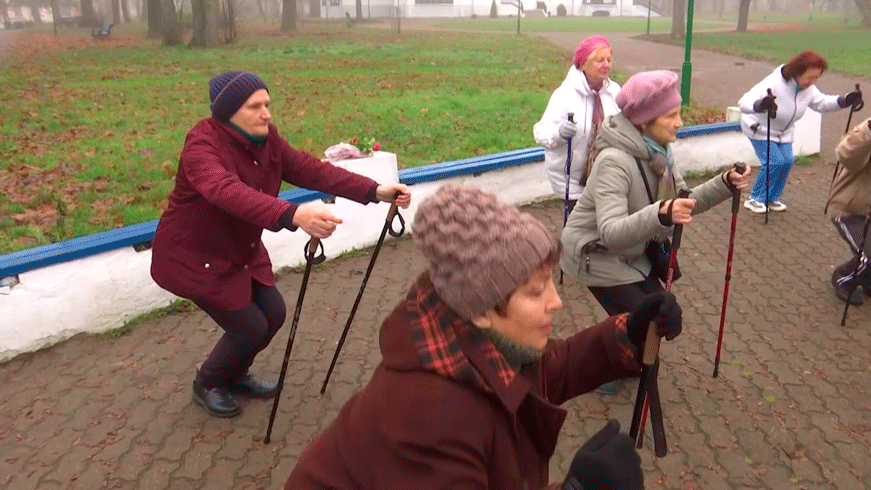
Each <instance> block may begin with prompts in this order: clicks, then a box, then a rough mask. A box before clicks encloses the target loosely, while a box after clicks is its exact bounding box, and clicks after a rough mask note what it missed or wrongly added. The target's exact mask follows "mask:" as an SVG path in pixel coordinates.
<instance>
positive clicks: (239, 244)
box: [151, 71, 411, 417]
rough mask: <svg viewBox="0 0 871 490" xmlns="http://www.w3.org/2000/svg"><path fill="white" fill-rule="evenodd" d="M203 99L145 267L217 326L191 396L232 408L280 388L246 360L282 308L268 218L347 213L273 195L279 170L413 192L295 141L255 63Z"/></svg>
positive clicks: (401, 197) (313, 182) (342, 187)
mask: <svg viewBox="0 0 871 490" xmlns="http://www.w3.org/2000/svg"><path fill="white" fill-rule="evenodd" d="M209 99H210V100H211V109H212V117H209V118H206V119H203V120H202V121H200V122H199V123H197V125H196V126H194V128H193V129H192V130H191V131H190V132H189V133H188V135H187V138H186V139H185V144H184V148H183V149H182V152H181V157H180V158H179V166H178V173H177V174H176V178H175V187H174V188H173V190H172V192H171V193H170V195H169V205H168V206H167V208H166V210H165V211H164V212H163V215H162V216H161V217H160V222H159V223H158V225H157V231H156V232H155V234H154V239H153V241H152V261H151V276H152V277H153V278H154V281H155V282H157V284H158V285H160V287H162V288H164V289H166V290H167V291H169V292H171V293H173V294H176V295H178V296H181V297H183V298H188V299H190V300H191V301H193V302H194V303H196V304H197V306H199V307H200V308H202V309H203V311H205V312H206V313H208V315H209V316H210V317H212V319H213V320H215V322H216V323H217V324H218V325H219V326H220V327H221V328H222V329H223V330H224V335H223V336H222V337H221V339H220V340H219V341H218V344H217V345H216V346H215V348H214V349H213V350H212V353H211V354H209V357H208V358H206V360H205V361H204V362H203V364H202V366H201V367H200V368H199V370H198V371H197V374H196V377H195V379H194V383H193V396H194V400H195V401H196V402H197V403H199V404H200V405H202V406H203V407H204V408H205V409H206V411H207V412H209V413H210V414H211V415H214V416H217V417H233V416H236V415H238V414H239V412H240V407H239V404H238V403H237V402H236V400H235V398H233V393H242V394H245V395H248V396H250V397H254V398H271V397H274V396H275V393H276V392H277V390H278V387H277V385H276V384H275V383H272V382H268V381H265V380H263V379H261V378H259V377H257V376H256V375H254V374H252V373H250V372H248V368H249V367H250V366H251V364H252V363H253V362H254V357H255V356H256V355H257V353H259V352H260V351H261V350H263V349H264V348H266V346H267V345H269V342H270V341H271V340H272V338H273V337H274V336H275V334H276V332H278V329H279V328H280V327H281V325H282V324H283V323H284V320H285V316H286V308H285V304H284V298H282V296H281V293H279V292H278V289H277V288H276V287H275V280H274V278H273V275H272V263H271V262H270V260H269V254H268V253H267V252H266V248H265V247H264V246H263V242H262V241H261V240H260V235H261V233H262V232H263V229H264V228H266V229H269V230H271V231H278V230H280V229H282V228H287V229H289V230H291V231H295V230H296V229H297V228H302V229H303V231H305V232H306V233H308V234H309V235H311V236H313V237H315V238H327V237H329V236H330V235H331V234H332V232H333V231H334V230H335V229H336V225H337V224H340V223H341V222H342V220H340V219H339V218H337V217H336V216H334V215H333V214H332V213H330V212H329V211H328V210H326V209H323V208H318V207H312V206H297V205H295V204H292V203H289V202H287V201H284V200H282V199H278V198H277V196H278V190H279V188H280V186H281V182H282V181H285V182H289V183H291V184H293V185H295V186H298V187H304V188H307V189H313V190H317V191H321V192H325V193H328V194H333V195H338V196H342V197H345V198H347V199H351V200H354V201H357V202H359V203H362V204H366V203H370V202H379V201H390V202H393V201H394V200H395V201H396V202H397V204H399V205H400V206H402V207H408V205H409V203H410V201H411V194H410V192H409V190H408V188H407V187H406V186H405V185H402V184H389V185H379V184H378V183H377V182H375V181H373V180H372V179H369V178H366V177H363V176H360V175H357V174H354V173H351V172H348V171H347V170H344V169H341V168H339V167H335V166H333V165H331V164H329V163H324V162H321V161H320V160H319V159H317V158H315V157H314V156H312V155H309V154H308V153H305V152H303V151H300V150H296V149H294V148H292V147H291V146H290V145H289V144H288V143H287V141H285V140H284V138H282V137H281V136H280V135H279V134H278V130H277V129H276V128H275V126H273V125H272V124H270V123H269V121H270V117H271V116H270V113H269V92H268V90H267V88H266V84H265V83H263V80H261V79H260V78H259V77H258V76H257V75H255V74H253V73H249V72H239V71H237V72H227V73H222V74H220V75H217V76H215V77H214V78H212V79H211V81H210V82H209Z"/></svg>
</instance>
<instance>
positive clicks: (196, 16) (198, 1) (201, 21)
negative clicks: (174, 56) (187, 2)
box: [188, 0, 220, 48]
mask: <svg viewBox="0 0 871 490" xmlns="http://www.w3.org/2000/svg"><path fill="white" fill-rule="evenodd" d="M191 18H192V20H193V24H194V26H193V27H194V33H193V37H192V38H191V42H190V43H189V44H188V45H189V46H196V47H201V48H213V47H215V46H217V45H218V44H220V41H219V38H218V2H217V0H192V1H191Z"/></svg>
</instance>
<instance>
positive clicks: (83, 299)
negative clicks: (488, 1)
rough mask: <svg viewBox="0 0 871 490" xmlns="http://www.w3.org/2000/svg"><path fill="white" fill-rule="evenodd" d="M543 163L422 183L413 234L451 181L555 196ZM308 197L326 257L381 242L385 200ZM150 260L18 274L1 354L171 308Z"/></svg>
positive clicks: (378, 172)
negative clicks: (324, 233) (323, 211)
mask: <svg viewBox="0 0 871 490" xmlns="http://www.w3.org/2000/svg"><path fill="white" fill-rule="evenodd" d="M820 127H821V120H820V115H819V114H818V113H816V112H813V111H808V112H807V113H806V115H805V118H804V119H802V120H801V121H799V122H798V124H797V125H796V145H795V147H794V148H795V151H796V154H801V155H805V154H812V153H818V152H819V147H820ZM674 151H675V160H676V162H677V163H678V165H679V167H680V169H681V171H682V172H683V173H687V172H690V171H695V172H704V171H707V170H711V169H718V168H721V167H724V166H728V165H730V164H732V163H734V162H736V161H743V162H745V163H748V164H750V165H756V166H758V165H759V162H758V161H757V159H756V156H755V154H754V153H753V149H752V147H751V145H750V143H749V142H748V141H747V139H746V138H745V137H744V136H743V135H742V134H741V133H740V132H738V131H726V132H720V133H715V134H709V135H704V136H693V137H688V138H682V139H679V140H678V141H677V142H676V143H675V144H674ZM339 165H340V166H342V167H345V168H347V169H348V170H351V171H353V172H356V173H359V174H362V175H365V176H367V177H371V178H372V179H374V180H376V181H378V182H380V183H382V184H386V183H393V182H397V181H398V171H397V161H396V155H394V154H392V153H387V152H376V154H375V155H374V156H373V157H371V158H363V159H358V160H349V161H345V162H340V163H339ZM543 166H544V164H543V162H534V163H528V164H523V165H516V166H511V167H506V168H501V169H497V170H492V171H488V172H483V173H481V174H479V175H462V176H458V177H453V178H450V179H445V180H439V181H432V182H423V183H418V184H415V185H413V186H411V188H412V196H413V197H412V205H411V207H410V208H409V209H407V210H402V211H401V212H402V215H403V217H404V218H405V221H406V232H407V233H408V232H411V231H412V230H413V224H414V223H413V222H414V213H415V211H416V209H417V204H418V203H420V202H421V201H422V200H423V199H425V198H426V197H427V196H429V195H431V194H432V193H433V192H435V190H436V189H438V187H439V186H441V185H443V184H444V183H446V182H455V183H463V184H471V185H477V186H480V187H482V188H484V189H487V190H489V191H491V192H493V193H495V194H496V195H497V196H499V198H500V199H502V200H504V201H505V202H508V203H513V204H517V205H521V204H526V203H529V202H533V201H535V200H540V199H546V198H553V197H557V196H554V195H553V192H552V191H551V188H550V185H549V183H548V182H547V177H546V174H545V170H544V168H543ZM306 205H313V206H325V207H327V208H329V209H330V210H331V212H333V213H334V214H335V215H337V216H338V217H340V218H341V219H342V220H343V224H342V225H340V226H339V227H338V229H337V230H336V232H335V233H334V234H333V236H331V237H330V238H328V239H326V240H324V241H323V245H324V252H325V254H326V255H327V257H328V258H335V257H337V256H339V255H341V254H342V253H344V252H347V251H350V250H353V249H360V248H365V247H368V246H371V245H374V244H375V242H376V241H377V240H378V236H379V234H380V232H381V228H382V226H383V224H384V219H385V217H386V215H387V210H388V209H389V204H387V203H379V204H370V205H368V206H363V205H360V204H357V203H355V202H352V201H348V200H346V199H342V198H337V199H336V200H335V203H334V204H324V203H323V202H321V201H315V202H313V203H311V204H306ZM388 238H389V237H388ZM308 239H309V237H308V235H306V234H305V233H303V232H302V231H299V230H298V231H296V232H293V233H292V232H290V231H287V230H283V231H280V232H278V233H271V232H265V233H264V234H263V242H264V243H265V245H266V248H267V249H268V250H269V254H270V256H271V258H272V263H273V267H274V270H276V271H277V270H280V269H282V268H284V267H292V266H297V265H300V264H303V263H304V261H305V258H304V256H303V248H304V247H305V244H306V243H307V242H308ZM150 265H151V251H150V250H146V251H143V252H136V251H134V250H133V248H132V247H125V248H122V249H118V250H113V251H109V252H104V253H101V254H98V255H93V256H90V257H85V258H82V259H78V260H74V261H71V262H65V263H61V264H57V265H52V266H48V267H43V268H40V269H35V270H32V271H28V272H23V273H21V274H19V280H20V283H19V284H16V285H14V286H11V287H10V286H5V287H2V288H0V362H2V361H6V360H8V359H11V358H12V357H14V356H16V355H18V354H22V353H25V352H31V351H35V350H38V349H40V348H43V347H46V346H49V345H52V344H54V343H57V342H59V341H62V340H64V339H67V338H69V337H72V336H73V335H75V334H78V333H81V332H91V333H99V332H105V331H108V330H112V329H115V328H119V327H121V326H123V325H124V324H125V322H126V321H128V320H129V319H131V318H133V317H135V316H137V315H140V314H143V313H146V312H149V311H151V310H154V309H155V308H159V307H164V306H167V305H168V304H169V303H170V301H171V300H173V299H175V296H173V295H172V294H170V293H167V292H166V291H164V290H162V289H161V288H159V287H158V286H157V285H156V284H154V282H153V281H152V279H151V275H150Z"/></svg>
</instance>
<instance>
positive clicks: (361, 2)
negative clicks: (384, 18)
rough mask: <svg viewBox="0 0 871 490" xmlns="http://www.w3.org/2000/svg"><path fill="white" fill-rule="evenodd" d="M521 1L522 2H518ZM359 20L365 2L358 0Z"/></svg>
mask: <svg viewBox="0 0 871 490" xmlns="http://www.w3.org/2000/svg"><path fill="white" fill-rule="evenodd" d="M518 1H520V0H518ZM357 18H358V19H362V18H363V0H357Z"/></svg>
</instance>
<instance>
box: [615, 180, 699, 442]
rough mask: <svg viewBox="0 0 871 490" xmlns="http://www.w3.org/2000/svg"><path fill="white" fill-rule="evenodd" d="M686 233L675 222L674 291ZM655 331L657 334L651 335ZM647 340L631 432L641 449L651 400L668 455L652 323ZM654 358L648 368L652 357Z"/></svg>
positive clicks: (656, 438)
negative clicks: (675, 270)
mask: <svg viewBox="0 0 871 490" xmlns="http://www.w3.org/2000/svg"><path fill="white" fill-rule="evenodd" d="M689 196H690V191H689V190H688V189H681V190H680V191H678V193H677V197H678V198H680V199H686V198H688V197H689ZM682 236H683V225H674V233H673V234H672V238H671V240H672V241H671V253H670V254H669V256H668V274H667V275H666V276H665V290H666V291H671V284H672V282H673V281H674V267H675V264H677V251H678V249H680V241H681V237H682ZM651 330H653V334H651ZM647 339H648V340H652V341H651V342H648V341H645V342H644V354H643V356H642V359H643V364H644V370H643V371H644V372H643V374H642V375H641V379H639V380H638V395H637V396H636V397H635V409H634V411H633V414H632V424H631V426H630V428H629V435H630V436H632V437H637V440H636V443H635V447H637V448H641V446H642V445H643V442H644V425H645V423H646V421H647V412H648V410H649V409H650V404H651V399H652V402H653V404H654V407H653V410H652V411H651V415H652V421H651V424H652V425H654V427H653V445H654V452H655V454H656V455H657V456H658V457H662V456H664V455H665V454H666V453H667V452H668V448H667V446H666V443H665V429H664V427H663V425H662V405H661V404H660V402H659V387H658V386H657V382H656V375H657V373H658V372H659V344H660V342H662V338H660V337H659V335H656V327H655V326H654V325H653V322H651V324H650V326H649V327H648V330H647ZM650 357H652V359H653V361H652V362H651V363H650V364H651V366H650V367H648V361H649V358H650ZM642 407H643V408H642Z"/></svg>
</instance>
